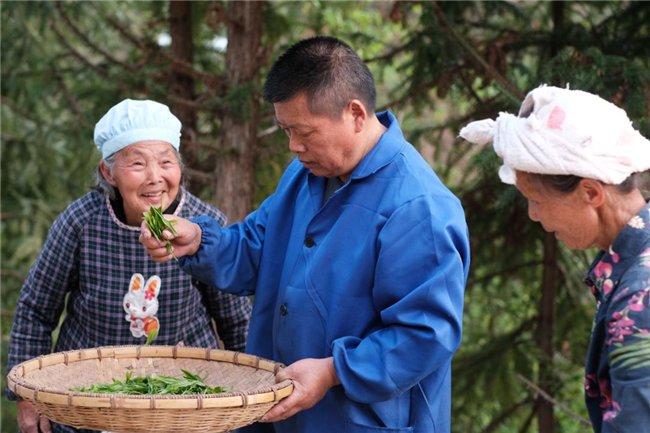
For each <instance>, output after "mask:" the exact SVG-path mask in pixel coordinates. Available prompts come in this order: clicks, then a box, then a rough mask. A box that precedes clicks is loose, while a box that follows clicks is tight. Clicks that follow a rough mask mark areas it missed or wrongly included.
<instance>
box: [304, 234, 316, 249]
mask: <svg viewBox="0 0 650 433" xmlns="http://www.w3.org/2000/svg"><path fill="white" fill-rule="evenodd" d="M314 245H315V243H314V238H312V237H311V236H307V237H306V238H305V246H306V247H307V248H311V247H313V246H314Z"/></svg>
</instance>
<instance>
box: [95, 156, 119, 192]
mask: <svg viewBox="0 0 650 433" xmlns="http://www.w3.org/2000/svg"><path fill="white" fill-rule="evenodd" d="M99 171H100V172H101V173H102V176H104V179H106V182H108V183H109V184H110V185H111V186H117V182H115V178H113V175H112V174H111V171H110V170H109V169H108V166H107V165H106V163H105V162H104V160H103V159H102V160H101V161H99Z"/></svg>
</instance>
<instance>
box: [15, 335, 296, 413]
mask: <svg viewBox="0 0 650 433" xmlns="http://www.w3.org/2000/svg"><path fill="white" fill-rule="evenodd" d="M105 358H115V359H124V358H136V359H141V358H173V359H201V360H206V361H216V362H226V363H231V364H235V365H242V366H248V367H252V368H255V369H258V370H265V371H269V372H272V373H274V374H277V372H278V371H279V370H280V369H281V368H284V365H283V364H281V363H279V362H275V361H272V360H268V359H265V358H261V357H258V356H255V355H249V354H246V353H241V352H233V351H230V350H221V349H213V348H209V347H208V348H204V347H188V346H178V345H177V346H135V345H123V346H102V347H96V348H91V349H78V350H69V351H65V352H56V353H51V354H48V355H42V356H39V357H37V358H33V359H31V360H28V361H24V362H22V363H20V364H17V365H15V366H14V367H13V368H12V369H11V371H10V372H9V374H8V375H7V386H8V388H9V389H10V390H11V391H12V392H14V393H15V394H16V395H18V396H19V397H21V398H23V399H25V400H30V401H33V402H36V403H47V404H54V405H57V406H68V407H106V408H112V409H117V408H120V409H127V408H133V409H147V408H148V409H204V408H227V407H242V408H246V407H247V406H249V405H256V404H263V403H270V402H278V401H280V400H281V399H283V398H285V397H287V396H288V395H289V394H291V392H292V391H293V382H292V381H291V380H284V381H282V382H279V383H276V384H274V385H272V386H265V387H260V388H258V389H254V390H251V391H247V392H244V391H239V392H225V393H220V394H185V395H168V394H142V395H130V394H117V393H116V394H108V393H106V394H100V393H91V392H80V391H67V392H62V391H59V390H54V389H51V388H48V387H37V386H34V385H33V384H32V383H30V382H29V381H28V380H26V379H25V378H24V377H25V373H28V372H30V371H34V370H41V369H43V368H45V367H49V366H52V365H58V364H65V365H68V364H70V363H75V362H80V361H88V360H93V359H98V360H101V359H105Z"/></svg>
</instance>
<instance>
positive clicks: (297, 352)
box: [141, 37, 469, 433]
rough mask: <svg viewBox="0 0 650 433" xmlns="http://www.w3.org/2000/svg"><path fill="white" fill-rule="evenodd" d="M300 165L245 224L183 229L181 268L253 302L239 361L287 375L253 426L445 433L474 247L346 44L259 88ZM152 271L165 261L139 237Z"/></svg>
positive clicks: (287, 64)
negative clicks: (281, 393) (269, 362)
mask: <svg viewBox="0 0 650 433" xmlns="http://www.w3.org/2000/svg"><path fill="white" fill-rule="evenodd" d="M264 96H265V98H266V99H267V100H268V101H269V102H271V103H273V106H274V108H275V117H276V119H277V124H278V126H279V127H280V128H282V129H283V130H284V131H285V132H286V133H287V136H288V137H289V149H290V150H291V151H292V152H293V153H295V154H296V156H297V157H296V158H295V159H294V161H293V162H292V163H291V164H290V165H289V167H288V168H287V170H286V171H285V173H284V174H283V176H282V178H281V179H280V182H279V185H278V187H277V189H276V191H275V193H274V194H273V195H271V196H270V197H268V198H267V199H266V200H265V201H264V202H263V203H262V205H261V206H260V207H259V209H257V210H256V211H254V212H253V213H251V214H250V215H248V216H247V217H246V218H245V219H244V221H242V222H240V223H237V224H233V225H231V226H229V227H227V228H221V227H220V226H219V224H218V222H217V221H215V220H213V219H212V218H210V217H207V216H206V217H196V218H193V219H192V221H188V220H182V219H179V220H178V222H177V224H176V228H177V232H178V234H177V235H176V236H175V237H174V238H173V239H172V236H171V234H169V236H168V238H170V239H172V242H173V246H174V252H175V255H176V256H177V257H182V258H181V259H180V264H181V266H182V267H183V269H184V270H185V271H187V272H188V273H189V274H191V275H193V276H194V277H196V278H197V279H199V280H202V281H204V282H206V283H209V284H212V285H215V286H217V287H220V288H222V290H224V291H227V292H230V293H235V294H239V295H250V294H255V304H254V309H253V316H252V319H251V324H250V330H249V336H248V344H247V352H249V353H252V354H255V355H258V356H262V357H266V358H272V359H275V360H278V361H281V362H283V363H285V364H288V367H287V368H286V369H284V370H282V371H281V372H279V373H278V380H282V379H286V378H291V379H293V381H294V385H295V390H294V392H293V394H292V395H291V396H290V397H288V398H286V399H285V400H283V401H282V402H281V403H279V404H278V405H277V406H275V407H274V408H273V409H272V410H271V411H270V412H269V413H268V414H267V415H266V416H265V418H264V419H263V421H267V422H273V424H257V425H254V426H252V428H251V429H252V430H254V431H268V432H271V431H276V432H278V433H281V432H309V433H318V432H327V433H330V432H364V433H369V432H375V431H376V432H379V431H387V430H385V429H386V428H388V429H390V430H389V431H391V432H417V433H420V432H422V433H424V432H427V433H428V432H438V433H440V432H449V431H450V406H451V404H450V399H451V358H452V355H453V353H454V351H455V350H456V349H457V348H458V345H459V343H460V340H461V324H462V309H463V290H464V286H465V282H466V278H467V271H468V266H469V244H468V234H467V226H466V224H465V219H464V215H463V210H462V208H461V205H460V203H459V201H458V199H457V198H456V197H454V195H453V194H452V193H451V192H450V191H449V190H448V189H447V188H446V187H445V186H444V185H443V184H442V183H441V182H440V180H439V179H438V178H437V177H436V175H435V174H434V172H433V171H432V170H431V168H430V167H429V166H428V164H427V163H426V162H425V161H424V159H423V158H422V157H421V156H420V154H419V153H418V152H417V151H416V150H415V149H414V148H413V146H411V145H410V144H409V143H408V142H407V141H406V140H405V139H404V137H403V135H402V132H401V130H400V127H399V124H398V122H397V119H396V118H395V116H394V115H393V114H392V113H391V112H389V111H386V112H381V113H377V114H375V113H374V111H373V110H374V106H375V84H374V80H373V77H372V75H371V73H370V71H369V70H368V68H367V67H366V65H365V64H364V63H363V62H362V61H361V59H360V58H359V57H358V56H357V55H356V53H355V52H354V51H353V50H352V49H351V48H350V47H349V46H348V45H346V44H345V43H343V42H341V41H339V40H337V39H334V38H330V37H315V38H311V39H307V40H303V41H301V42H298V43H297V44H295V45H294V46H292V47H291V48H289V49H288V50H287V51H286V52H285V53H284V54H283V55H282V56H280V58H279V59H278V60H277V61H276V62H275V64H274V65H273V67H272V69H271V71H270V72H269V74H268V77H267V80H266V84H265V87H264ZM141 242H142V243H143V244H144V245H145V247H146V248H147V250H148V252H149V254H150V255H151V256H152V257H153V258H154V259H155V260H158V261H166V260H170V259H171V255H170V254H169V253H168V252H167V251H166V249H165V248H164V246H163V245H162V244H161V243H160V242H158V241H156V240H155V239H153V238H152V237H151V234H150V232H149V230H148V229H147V227H146V226H144V225H143V227H142V236H141Z"/></svg>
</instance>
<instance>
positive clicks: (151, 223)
mask: <svg viewBox="0 0 650 433" xmlns="http://www.w3.org/2000/svg"><path fill="white" fill-rule="evenodd" d="M142 216H143V217H144V220H145V222H146V223H147V226H148V227H149V230H151V234H152V235H153V237H155V238H156V239H158V240H159V241H160V242H165V248H166V249H167V252H168V253H169V254H171V255H174V247H173V245H172V243H171V242H169V241H168V240H165V238H164V237H163V231H165V230H169V232H170V233H171V234H173V235H176V229H175V228H174V224H175V223H176V221H171V220H168V219H166V218H165V217H164V216H163V213H162V208H160V207H155V206H151V207H150V208H149V210H148V211H146V212H143V213H142ZM174 258H176V256H174Z"/></svg>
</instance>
